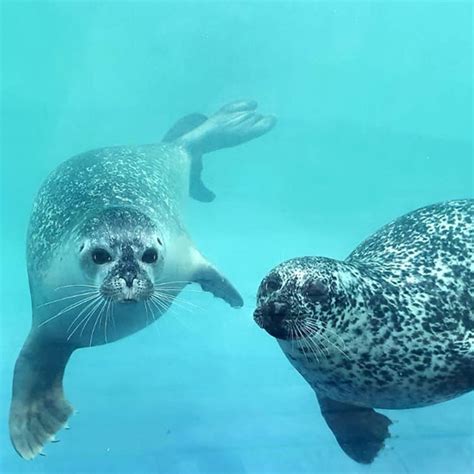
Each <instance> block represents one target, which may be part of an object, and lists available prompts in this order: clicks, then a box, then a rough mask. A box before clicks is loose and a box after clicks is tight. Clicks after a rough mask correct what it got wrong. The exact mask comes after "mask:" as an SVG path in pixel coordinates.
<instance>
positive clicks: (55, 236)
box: [9, 101, 275, 459]
mask: <svg viewBox="0 0 474 474" xmlns="http://www.w3.org/2000/svg"><path fill="white" fill-rule="evenodd" d="M256 107H257V104H256V103H255V102H253V101H240V102H233V103H231V104H228V105H226V106H224V107H223V108H222V109H220V110H219V111H218V112H217V113H215V114H214V115H212V116H211V117H209V118H207V117H205V116H203V115H199V114H192V115H190V116H187V117H185V118H183V119H181V120H180V121H178V123H177V124H176V125H175V126H174V127H173V128H172V129H171V130H170V132H168V134H167V135H166V136H165V137H164V140H163V142H162V143H158V144H151V145H141V146H116V147H109V148H101V149H98V150H94V151H89V152H87V153H83V154H81V155H78V156H75V157H73V158H71V159H69V160H68V161H66V162H64V163H63V164H61V165H60V166H59V167H58V168H57V169H56V170H54V171H53V172H52V174H51V175H50V176H49V177H48V178H47V180H46V181H45V183H44V184H43V185H42V187H41V189H40V191H39V193H38V196H37V198H36V200H35V202H34V206H33V211H32V215H31V219H30V224H29V230H28V238H27V240H28V243H27V261H28V276H29V283H30V291H31V300H32V308H33V318H32V327H31V331H30V333H29V335H28V337H27V339H26V342H25V344H24V346H23V348H22V350H21V352H20V354H19V357H18V359H17V362H16V364H15V370H14V379H13V394H12V402H11V408H10V419H9V428H10V436H11V440H12V443H13V446H14V447H15V449H16V451H17V452H18V453H19V454H20V456H22V457H23V458H25V459H32V458H34V457H35V456H36V455H37V454H39V453H41V451H42V448H43V446H44V445H45V443H46V442H48V441H49V440H52V439H53V438H54V434H55V433H56V432H57V431H58V430H59V429H60V428H61V427H63V426H64V425H65V423H66V421H67V419H68V417H69V416H70V415H71V413H72V407H71V405H70V404H69V402H68V401H67V400H66V399H65V396H64V392H63V384H62V380H63V374H64V370H65V367H66V364H67V362H68V359H69V358H70V356H71V354H72V353H73V351H74V350H76V349H78V348H83V347H89V346H95V345H100V344H106V343H109V342H112V341H115V340H117V339H121V338H123V337H125V336H128V335H130V334H132V333H134V332H136V331H139V330H140V329H142V328H144V327H145V326H147V325H149V324H151V323H152V322H153V321H155V320H156V319H158V318H159V317H160V316H161V315H162V314H163V313H165V312H166V310H167V309H168V308H169V307H170V305H171V304H172V302H173V300H174V299H175V298H176V297H177V296H178V295H179V293H180V292H181V290H182V289H183V288H184V287H185V286H186V285H187V284H190V283H197V284H199V285H200V286H201V287H202V289H203V290H204V291H208V292H211V293H212V294H214V295H215V296H216V297H219V298H222V299H223V300H225V301H226V302H227V303H229V304H230V305H231V306H232V307H240V306H242V304H243V302H242V298H241V296H240V295H239V293H238V292H237V290H236V289H235V288H234V287H233V286H232V285H231V283H230V282H229V281H228V280H227V278H225V277H224V276H223V275H221V274H220V273H219V271H218V270H217V269H216V268H215V267H214V266H213V265H212V264H211V263H209V262H208V261H207V260H206V259H205V258H204V256H203V255H202V254H201V253H200V252H199V251H198V250H197V249H196V247H195V246H194V244H193V242H192V240H191V238H190V237H189V235H188V233H187V232H186V230H185V228H184V226H183V224H182V221H181V211H182V205H183V203H184V201H185V198H186V196H187V194H188V193H190V194H191V196H193V197H195V198H196V199H199V200H201V201H210V200H212V199H213V198H214V194H213V193H212V192H211V191H209V190H208V189H207V188H206V187H205V186H204V184H203V183H202V180H201V170H202V155H203V154H205V153H209V152H211V151H214V150H218V149H220V148H224V147H231V146H235V145H238V144H240V143H243V142H246V141H248V140H251V139H253V138H256V137H258V136H260V135H263V134H264V133H266V132H268V131H269V130H270V129H271V128H272V127H273V126H274V124H275V118H274V117H272V116H262V115H260V114H258V113H257V112H256Z"/></svg>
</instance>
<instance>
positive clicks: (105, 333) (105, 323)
mask: <svg viewBox="0 0 474 474" xmlns="http://www.w3.org/2000/svg"><path fill="white" fill-rule="evenodd" d="M112 304H113V301H112V298H108V301H107V309H106V310H105V313H106V314H105V321H104V341H105V343H106V344H108V342H109V339H108V337H107V325H108V323H109V317H110V306H111V305H112Z"/></svg>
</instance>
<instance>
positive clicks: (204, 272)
mask: <svg viewBox="0 0 474 474" xmlns="http://www.w3.org/2000/svg"><path fill="white" fill-rule="evenodd" d="M193 268H194V270H193V273H192V276H191V278H190V280H191V281H193V282H194V283H197V284H199V285H200V286H201V288H202V289H203V290H204V291H208V292H209V293H212V294H213V295H214V296H215V297H217V298H221V299H223V300H224V301H225V302H226V303H228V304H229V305H230V306H232V307H233V308H240V307H242V306H243V304H244V300H243V299H242V296H240V293H239V292H238V291H237V290H236V289H235V287H234V286H233V285H232V283H231V282H230V281H229V280H228V279H227V278H226V277H225V276H224V275H222V273H220V272H219V270H217V268H216V267H214V265H212V264H211V263H209V262H208V261H207V260H206V259H205V258H204V257H203V256H202V255H201V253H199V252H198V251H197V250H195V249H193Z"/></svg>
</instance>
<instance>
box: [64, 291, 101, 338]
mask: <svg viewBox="0 0 474 474" xmlns="http://www.w3.org/2000/svg"><path fill="white" fill-rule="evenodd" d="M99 299H100V296H96V297H95V298H92V300H91V301H89V302H88V303H87V305H86V306H84V308H82V309H81V311H80V312H79V313H78V315H77V316H76V317H75V318H74V319H73V320H72V321H71V323H70V324H69V326H68V328H67V329H66V333H68V332H69V330H70V329H71V328H72V326H73V325H74V323H75V322H76V321H77V320H78V319H79V318H80V317H81V316H82V314H84V313H85V312H86V311H87V310H88V309H89V308H90V307H91V306H92V305H94V304H95V303H96V302H97V301H98V300H99ZM68 340H69V337H68Z"/></svg>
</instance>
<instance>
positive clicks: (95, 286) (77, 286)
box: [54, 284, 100, 291]
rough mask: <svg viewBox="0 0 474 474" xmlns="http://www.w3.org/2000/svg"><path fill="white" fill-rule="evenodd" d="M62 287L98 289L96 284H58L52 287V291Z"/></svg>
mask: <svg viewBox="0 0 474 474" xmlns="http://www.w3.org/2000/svg"><path fill="white" fill-rule="evenodd" d="M64 288H94V289H96V290H98V289H99V288H100V287H99V286H98V285H82V284H81V285H63V286H58V287H56V288H55V289H54V291H58V290H62V289H64Z"/></svg>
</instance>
